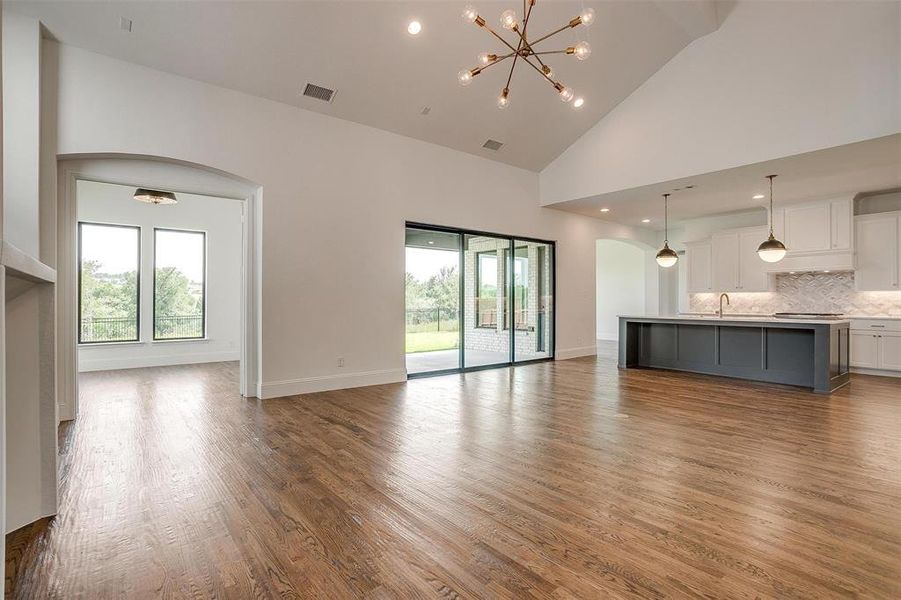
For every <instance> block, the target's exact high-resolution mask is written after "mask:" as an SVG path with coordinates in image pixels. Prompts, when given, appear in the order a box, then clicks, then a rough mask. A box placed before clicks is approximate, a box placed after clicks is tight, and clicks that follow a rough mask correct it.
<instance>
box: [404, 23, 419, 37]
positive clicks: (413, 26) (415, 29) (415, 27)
mask: <svg viewBox="0 0 901 600" xmlns="http://www.w3.org/2000/svg"><path fill="white" fill-rule="evenodd" d="M420 31H422V23H420V22H419V21H410V24H409V25H407V33H409V34H410V35H419V32H420Z"/></svg>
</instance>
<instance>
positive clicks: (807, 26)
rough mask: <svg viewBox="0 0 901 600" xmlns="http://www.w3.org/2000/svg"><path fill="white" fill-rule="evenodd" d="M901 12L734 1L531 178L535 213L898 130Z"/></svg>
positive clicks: (874, 5)
mask: <svg viewBox="0 0 901 600" xmlns="http://www.w3.org/2000/svg"><path fill="white" fill-rule="evenodd" d="M899 30H901V3H898V2H885V1H882V2H797V1H788V2H756V1H740V2H738V3H737V4H736V5H735V6H734V8H733V10H732V11H731V13H730V14H729V16H728V17H727V18H726V19H725V21H724V22H723V24H722V26H721V27H720V28H719V29H718V30H717V31H715V32H713V33H711V34H709V35H707V36H705V37H703V38H699V39H697V40H695V41H694V42H692V43H691V44H690V45H689V46H688V47H686V48H685V49H684V50H682V52H680V53H679V54H678V55H677V56H675V57H674V58H673V59H672V60H671V61H670V62H669V63H667V64H666V65H665V66H664V67H663V68H662V69H660V70H659V71H658V72H657V73H656V74H654V75H653V76H652V77H651V78H650V79H649V80H648V81H646V82H645V83H644V84H643V85H642V86H641V87H640V88H638V89H637V90H636V91H635V92H633V93H632V95H631V96H629V97H628V98H627V99H626V100H624V101H623V102H622V103H621V104H619V106H617V107H616V108H615V109H614V110H612V111H611V112H610V113H609V114H608V115H607V116H606V117H604V118H603V119H602V120H601V121H600V122H599V123H598V124H597V125H595V126H594V127H593V128H592V129H591V130H589V131H588V132H587V133H586V134H585V135H583V136H582V137H581V138H580V139H579V140H578V141H576V142H575V143H574V144H573V145H572V146H570V147H569V148H568V149H567V150H566V151H565V152H564V153H563V154H562V155H561V156H560V157H559V158H557V159H556V160H555V161H554V162H552V163H551V164H550V165H548V167H546V168H545V169H544V171H542V173H541V182H540V186H541V202H542V204H544V205H547V204H552V203H555V202H561V201H566V200H572V199H576V198H584V197H588V196H592V195H596V194H602V193H607V192H613V191H617V190H622V189H628V188H633V187H637V186H641V185H646V184H651V183H655V182H661V181H669V180H672V179H677V178H681V177H688V176H693V175H698V174H701V173H709V172H713V171H719V170H721V169H728V168H732V167H737V166H741V165H746V164H751V163H757V162H760V161H764V160H769V159H773V158H778V157H783V156H789V155H794V154H798V153H802V152H809V151H812V150H818V149H822V148H828V147H832V146H838V145H842V144H847V143H851V142H857V141H861V140H866V139H870V138H875V137H880V136H884V135H889V134H893V133H897V132H899V131H901V92H899V87H901V86H899V78H901V45H899V36H901V33H899Z"/></svg>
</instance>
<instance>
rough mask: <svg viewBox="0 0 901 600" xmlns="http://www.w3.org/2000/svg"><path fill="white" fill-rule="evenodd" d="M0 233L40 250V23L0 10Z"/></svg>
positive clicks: (24, 247)
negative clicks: (0, 177)
mask: <svg viewBox="0 0 901 600" xmlns="http://www.w3.org/2000/svg"><path fill="white" fill-rule="evenodd" d="M2 20H3V147H4V153H3V170H4V173H5V176H4V177H3V198H4V211H3V212H4V215H3V231H2V236H3V238H4V239H5V240H6V241H7V242H9V243H11V244H13V245H14V246H16V247H18V248H19V249H20V250H22V251H23V252H25V253H26V254H29V255H31V256H38V254H39V247H38V245H39V242H38V240H39V238H38V222H39V218H38V165H39V157H40V149H39V144H40V90H41V86H40V62H41V35H40V23H39V22H38V21H37V20H35V19H31V18H29V17H23V16H21V15H16V14H12V13H9V12H4V13H3V19H2Z"/></svg>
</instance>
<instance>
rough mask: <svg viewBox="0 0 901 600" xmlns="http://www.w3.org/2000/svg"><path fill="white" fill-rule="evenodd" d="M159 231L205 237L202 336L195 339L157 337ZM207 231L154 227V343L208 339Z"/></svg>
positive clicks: (152, 292)
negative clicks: (157, 235)
mask: <svg viewBox="0 0 901 600" xmlns="http://www.w3.org/2000/svg"><path fill="white" fill-rule="evenodd" d="M158 231H172V232H176V233H194V234H197V233H199V234H201V235H202V236H203V285H202V287H201V289H202V293H203V302H202V303H201V314H200V328H201V330H200V336H195V337H166V338H158V337H156V248H157V238H156V234H157V232H158ZM207 243H208V237H207V231H206V230H204V229H186V228H183V227H154V228H153V267H152V270H153V281H152V282H151V283H152V286H151V296H152V300H151V301H152V303H153V307H152V308H153V312H152V314H151V317H152V318H151V323H150V328H151V336H150V339H151V340H152V341H153V342H196V341H203V340H206V339H207V336H206V334H207V331H206V323H207V320H206V311H207V279H208V276H209V273H208V269H209V265H208V263H207V254H208V252H207Z"/></svg>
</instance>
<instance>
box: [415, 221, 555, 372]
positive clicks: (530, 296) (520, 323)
mask: <svg viewBox="0 0 901 600" xmlns="http://www.w3.org/2000/svg"><path fill="white" fill-rule="evenodd" d="M405 291H406V313H405V314H406V325H405V327H406V329H405V343H406V359H407V360H406V362H407V373H408V375H412V376H415V375H421V374H435V373H447V372H455V371H460V370H473V369H483V368H490V367H495V366H507V365H512V364H514V363H520V362H526V361H530V360H543V359H548V358H553V356H554V244H553V242H544V241H540V240H523V239H519V238H514V237H511V236H504V235H497V234H489V233H481V232H472V231H464V230H458V229H451V228H444V227H434V226H430V225H421V224H409V225H408V227H407V230H406V282H405Z"/></svg>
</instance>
